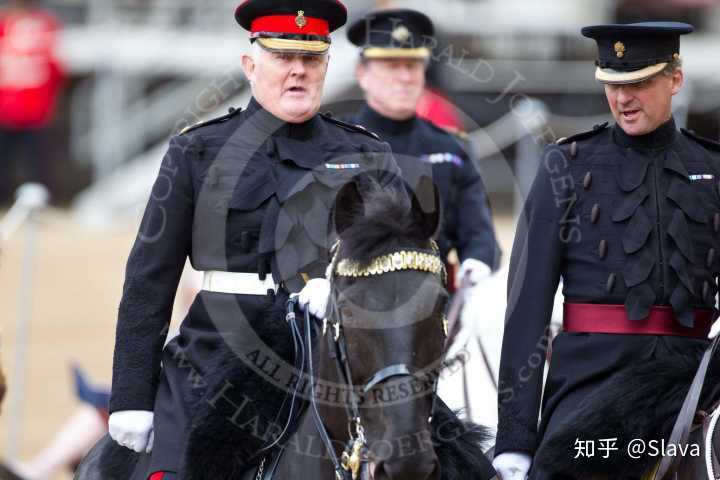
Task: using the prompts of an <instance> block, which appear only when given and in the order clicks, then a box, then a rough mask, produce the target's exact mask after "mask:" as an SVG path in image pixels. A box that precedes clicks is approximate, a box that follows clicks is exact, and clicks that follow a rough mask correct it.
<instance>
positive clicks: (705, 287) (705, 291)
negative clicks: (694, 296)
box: [702, 281, 710, 300]
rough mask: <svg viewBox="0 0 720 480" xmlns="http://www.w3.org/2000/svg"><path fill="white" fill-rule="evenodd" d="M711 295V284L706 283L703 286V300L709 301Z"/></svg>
mask: <svg viewBox="0 0 720 480" xmlns="http://www.w3.org/2000/svg"><path fill="white" fill-rule="evenodd" d="M709 293H710V284H709V283H708V282H707V281H705V282H703V286H702V299H703V300H707V298H708V294H709Z"/></svg>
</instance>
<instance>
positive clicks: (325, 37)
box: [235, 0, 347, 54]
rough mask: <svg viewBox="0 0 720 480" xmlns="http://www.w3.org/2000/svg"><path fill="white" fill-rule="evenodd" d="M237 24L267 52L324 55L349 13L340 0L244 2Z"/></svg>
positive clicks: (262, 0)
mask: <svg viewBox="0 0 720 480" xmlns="http://www.w3.org/2000/svg"><path fill="white" fill-rule="evenodd" d="M235 20H237V22H238V23H239V24H240V26H242V27H243V28H244V29H245V30H248V31H250V39H251V41H255V40H257V41H258V43H260V45H262V46H263V48H265V49H267V50H270V51H282V52H298V53H310V54H323V53H325V52H327V50H328V48H330V33H331V32H333V31H335V30H337V29H338V28H340V27H342V26H343V25H345V22H346V21H347V9H346V8H345V5H343V4H342V3H341V2H340V1H339V0H245V1H244V2H243V3H241V4H240V6H238V7H237V9H236V10H235Z"/></svg>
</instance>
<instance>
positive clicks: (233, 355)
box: [102, 0, 399, 480]
mask: <svg viewBox="0 0 720 480" xmlns="http://www.w3.org/2000/svg"><path fill="white" fill-rule="evenodd" d="M235 17H236V19H237V21H238V23H239V24H240V25H241V26H242V27H243V28H245V29H246V30H248V31H249V32H250V41H251V42H252V52H251V53H250V54H245V55H243V57H242V66H243V69H244V71H245V74H246V76H247V77H248V79H249V80H250V85H251V90H252V94H253V97H252V99H251V100H250V103H249V104H248V106H247V108H246V109H245V110H243V111H241V110H236V109H231V111H230V113H229V114H227V115H224V116H222V117H219V118H215V119H212V120H209V121H207V122H204V123H201V124H198V125H194V126H192V127H188V128H185V129H184V130H183V132H182V133H180V134H179V135H177V136H174V137H173V138H172V139H171V140H170V148H169V150H168V152H167V154H166V155H165V157H164V159H163V162H162V166H161V167H160V173H159V175H158V178H157V180H156V182H155V185H154V187H153V190H152V194H151V196H150V199H149V202H148V205H147V208H146V211H145V214H144V216H143V220H142V223H141V226H140V231H139V233H138V237H137V240H136V241H135V244H134V246H133V248H132V251H131V253H130V258H129V260H128V264H127V271H126V277H125V285H124V289H123V296H122V300H121V303H120V309H119V317H118V323H117V335H116V344H115V356H114V365H113V385H112V397H111V400H110V413H111V415H110V420H109V427H110V436H111V437H112V438H113V439H114V440H116V442H117V443H119V444H121V445H123V446H125V447H128V448H130V449H132V450H135V451H137V452H149V453H150V458H149V460H148V462H149V471H148V472H147V473H145V474H142V473H141V476H139V477H136V476H133V477H132V478H133V480H135V478H138V479H142V480H145V479H146V478H148V475H150V474H152V475H151V478H152V479H153V480H158V479H165V480H167V479H174V478H183V479H199V478H234V476H233V475H235V473H236V472H238V471H242V470H243V469H245V468H247V467H248V466H250V465H251V464H252V463H253V462H259V460H260V459H259V458H258V452H259V451H260V450H262V449H263V448H265V447H267V446H268V445H269V444H270V443H271V442H272V441H274V440H280V439H275V438H273V436H272V435H271V436H269V437H267V438H263V435H266V434H267V432H270V431H271V429H270V427H271V426H276V425H277V424H282V423H283V422H284V421H285V419H286V418H287V416H288V415H287V414H288V410H287V409H288V408H289V406H290V403H292V402H289V401H288V402H285V399H286V393H287V392H285V391H284V390H282V389H280V388H275V387H274V386H273V384H271V383H269V380H268V379H267V378H265V377H263V376H262V375H261V374H260V373H259V372H258V368H251V365H249V362H250V360H248V358H258V355H261V354H262V357H261V358H259V360H262V359H263V358H265V357H268V358H269V356H268V355H267V353H268V352H270V350H272V351H274V354H273V355H274V356H273V357H272V358H276V359H277V358H281V359H283V360H284V361H285V362H287V363H286V364H285V365H292V363H293V361H294V360H293V359H294V356H293V351H292V340H291V338H290V337H289V329H288V327H287V325H286V324H285V322H284V316H283V315H282V313H280V314H278V313H277V312H282V311H283V309H284V305H285V302H286V300H287V299H288V297H289V295H290V294H291V293H295V292H299V293H300V295H299V296H300V304H301V306H302V307H303V308H305V309H309V310H310V311H311V312H312V313H313V314H315V315H316V316H324V312H325V304H326V302H327V298H328V292H329V284H328V282H327V281H326V280H325V279H324V272H325V269H326V267H327V265H328V263H329V248H330V246H331V245H332V243H331V242H333V241H334V232H332V231H330V230H329V225H330V224H331V222H329V221H328V220H329V208H331V207H332V205H333V201H334V197H335V193H336V192H337V191H338V189H339V188H341V187H342V186H343V185H344V184H346V183H347V182H349V181H353V180H354V179H357V178H358V176H359V175H360V174H361V173H362V174H364V175H363V178H368V177H369V178H372V179H374V181H377V182H379V183H380V184H381V185H383V186H388V185H390V184H391V183H392V184H393V185H394V186H399V180H397V179H398V176H397V174H398V173H399V171H398V168H397V165H396V163H395V161H394V159H393V158H392V154H391V153H390V148H389V146H387V144H385V143H382V142H380V141H379V140H378V139H377V137H376V136H374V135H372V134H370V133H368V132H367V131H365V130H364V129H362V128H359V127H357V126H354V125H350V124H346V123H344V122H341V121H338V120H335V119H332V118H330V117H328V116H324V115H320V114H318V109H319V107H320V99H321V94H322V89H323V84H324V80H325V74H326V72H327V65H328V55H327V52H328V50H329V48H330V34H331V32H332V31H334V30H336V29H337V28H339V27H340V26H342V25H343V24H344V23H345V19H346V11H345V7H344V6H343V4H342V3H340V2H339V1H336V0H315V1H301V0H295V1H292V0H248V1H245V2H244V3H242V4H241V5H240V6H239V7H238V8H237V10H236V12H235ZM188 257H189V258H190V262H191V264H192V265H193V267H194V268H195V269H196V270H199V271H203V272H204V281H203V289H202V291H201V292H200V293H199V294H198V296H197V297H196V299H195V301H194V303H193V305H192V306H191V308H190V311H189V313H188V314H187V316H186V317H185V319H184V320H183V323H182V325H181V326H180V333H179V335H178V336H177V337H175V338H174V339H172V340H170V341H169V342H168V344H167V345H166V346H165V347H164V348H163V343H164V341H165V337H166V335H167V325H168V323H169V321H170V314H171V310H172V305H173V298H174V296H175V291H176V288H177V284H178V280H179V278H180V274H181V272H182V270H183V266H184V264H185V261H186V258H188ZM249 352H257V355H256V356H255V357H252V355H250V353H249ZM263 352H265V353H263ZM248 355H249V356H248ZM241 359H244V360H241ZM259 360H258V361H259ZM267 361H269V360H267V359H266V362H267ZM161 364H162V368H161ZM277 365H280V364H277ZM266 368H267V366H266ZM280 371H281V372H282V370H280ZM228 381H232V382H233V383H232V385H231V387H232V388H231V390H230V391H228ZM233 395H235V396H234V397H233ZM221 398H222V401H219V399H221ZM232 402H235V403H234V404H235V405H241V404H242V405H243V408H242V409H240V408H238V409H237V411H235V410H233V411H231V412H229V413H228V412H227V411H223V410H222V408H225V409H226V410H227V408H231V405H232V404H233V403H232ZM221 407H222V408H221ZM229 418H232V421H229V420H228V419H229ZM248 424H252V425H254V426H255V427H256V428H257V429H258V431H260V432H265V433H264V434H262V435H259V434H253V429H252V428H241V427H239V426H240V425H248ZM280 426H282V425H280ZM276 433H279V432H276ZM108 444H109V445H114V442H109V443H108ZM105 458H110V459H111V458H113V456H112V455H108V456H106V457H105ZM117 458H123V456H122V455H121V456H120V457H117ZM105 468H107V469H108V471H115V473H108V474H107V475H105V476H103V477H102V478H130V475H124V474H118V473H117V469H118V468H120V469H121V470H120V471H122V468H127V467H126V466H125V465H119V466H118V465H115V466H112V465H107V466H106V467H105ZM113 469H114V470H113Z"/></svg>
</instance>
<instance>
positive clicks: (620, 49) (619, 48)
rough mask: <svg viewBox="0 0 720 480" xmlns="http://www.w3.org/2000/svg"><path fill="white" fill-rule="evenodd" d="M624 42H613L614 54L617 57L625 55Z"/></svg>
mask: <svg viewBox="0 0 720 480" xmlns="http://www.w3.org/2000/svg"><path fill="white" fill-rule="evenodd" d="M625 50H626V49H625V44H624V43H622V42H615V55H617V57H618V58H623V57H624V56H625Z"/></svg>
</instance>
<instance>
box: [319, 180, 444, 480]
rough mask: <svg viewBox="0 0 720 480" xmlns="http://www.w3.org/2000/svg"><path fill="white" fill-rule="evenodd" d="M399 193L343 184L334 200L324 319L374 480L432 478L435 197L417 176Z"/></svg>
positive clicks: (440, 324)
mask: <svg viewBox="0 0 720 480" xmlns="http://www.w3.org/2000/svg"><path fill="white" fill-rule="evenodd" d="M407 193H409V195H410V197H411V201H410V203H411V204H412V205H411V206H410V207H409V205H408V203H409V202H408V201H407V197H406V192H404V191H398V190H397V189H392V188H385V189H383V188H379V187H377V186H372V187H370V188H365V189H363V188H358V185H357V184H355V183H351V184H348V185H347V186H345V187H344V188H343V189H342V190H341V191H340V193H339V195H338V199H337V203H336V214H335V223H336V225H335V226H336V229H337V232H338V234H339V236H340V242H339V244H338V246H337V247H336V251H335V256H334V259H333V263H332V264H331V266H330V268H331V269H332V270H331V272H332V273H331V278H332V285H333V296H332V300H331V303H332V308H331V313H330V316H329V321H330V324H331V327H332V329H331V332H332V333H333V334H334V335H335V338H336V342H337V343H338V345H339V357H340V359H341V360H342V357H343V356H345V358H346V361H345V362H344V363H345V365H346V366H347V371H346V372H345V373H344V376H345V377H350V378H349V382H351V383H352V385H353V386H354V389H355V391H356V392H357V393H358V395H357V403H358V406H357V415H358V416H359V423H360V426H361V428H360V430H361V433H360V435H359V436H360V437H364V439H365V442H366V445H367V449H368V450H367V451H368V456H369V461H370V474H371V475H372V477H373V478H374V479H375V480H403V479H413V480H438V479H439V478H440V468H439V464H438V459H437V456H436V455H435V451H434V449H433V445H432V442H431V436H430V419H431V414H432V409H433V406H434V398H435V391H436V387H437V378H438V371H439V364H440V361H441V358H442V349H443V342H444V338H445V333H446V332H445V324H444V308H445V304H446V301H447V294H446V292H445V289H444V276H445V270H444V266H443V263H442V260H441V259H440V257H439V255H438V253H437V248H436V246H435V244H434V242H433V241H432V240H431V239H432V236H433V235H434V233H435V232H436V230H437V228H438V225H439V222H440V208H439V197H438V194H437V191H436V189H435V186H434V185H433V183H432V181H430V179H428V178H427V177H423V179H421V181H420V182H419V186H418V188H417V189H416V190H415V191H414V192H407ZM343 350H346V351H345V352H343ZM345 354H346V355H345ZM351 407H352V406H351ZM351 411H352V408H351ZM351 416H352V415H351ZM356 427H357V425H355V426H353V428H356Z"/></svg>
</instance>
